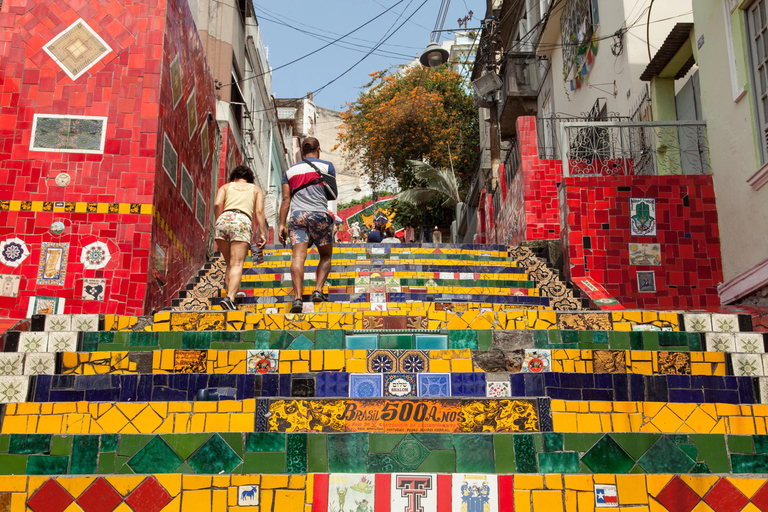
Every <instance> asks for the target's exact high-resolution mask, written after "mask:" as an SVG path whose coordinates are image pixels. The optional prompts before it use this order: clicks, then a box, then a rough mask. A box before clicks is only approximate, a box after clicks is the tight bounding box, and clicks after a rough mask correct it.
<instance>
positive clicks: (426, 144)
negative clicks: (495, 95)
mask: <svg viewBox="0 0 768 512" xmlns="http://www.w3.org/2000/svg"><path fill="white" fill-rule="evenodd" d="M370 76H371V81H370V82H369V83H368V84H366V86H365V90H364V92H362V93H360V96H359V97H358V99H357V100H356V101H355V102H354V103H351V104H348V108H347V110H346V111H344V112H342V114H341V118H342V126H341V130H340V133H339V140H340V142H341V143H342V144H343V145H344V156H345V158H346V160H347V163H348V164H350V167H355V168H357V169H360V172H361V174H362V178H363V179H364V180H365V181H369V182H371V183H372V184H373V185H374V187H380V186H382V185H383V184H384V182H385V181H386V180H387V179H388V178H394V179H396V180H397V182H398V184H399V185H400V188H401V189H403V190H407V189H411V188H418V187H419V186H422V185H423V183H420V182H419V180H418V179H417V177H416V173H415V169H414V168H413V166H412V165H410V164H409V163H408V161H409V160H416V161H423V162H425V163H427V164H429V165H431V166H432V167H435V168H446V169H453V170H454V171H455V172H456V174H457V175H458V178H459V182H460V183H462V184H463V186H464V187H466V186H467V185H468V183H469V182H470V177H471V176H472V173H473V172H474V170H475V169H476V168H477V165H478V159H479V155H480V151H479V131H478V115H477V109H476V108H475V107H474V105H473V102H472V96H471V94H470V93H469V92H468V91H467V90H466V89H465V88H464V86H463V84H462V78H461V76H460V75H459V74H458V73H456V72H454V71H452V70H450V69H449V68H448V67H446V66H443V67H441V68H439V69H437V70H431V69H428V68H423V67H413V68H402V69H399V70H397V71H394V72H393V71H377V72H375V73H371V75H370ZM464 191H466V188H465V189H464Z"/></svg>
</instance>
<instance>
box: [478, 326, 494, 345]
mask: <svg viewBox="0 0 768 512" xmlns="http://www.w3.org/2000/svg"><path fill="white" fill-rule="evenodd" d="M491 343H493V333H492V332H491V330H490V329H482V330H479V331H477V350H490V348H491Z"/></svg>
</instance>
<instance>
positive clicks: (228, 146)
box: [218, 123, 256, 187]
mask: <svg viewBox="0 0 768 512" xmlns="http://www.w3.org/2000/svg"><path fill="white" fill-rule="evenodd" d="M219 127H220V129H221V140H222V144H221V158H220V159H219V179H218V182H219V187H221V186H222V185H224V184H225V183H226V182H227V181H229V173H230V172H232V170H233V169H234V168H235V167H237V166H238V165H241V164H242V163H243V156H242V154H241V153H240V148H239V147H238V146H237V142H236V141H235V135H234V133H232V129H231V128H230V127H229V124H228V123H221V124H219ZM253 172H254V174H255V173H256V169H253Z"/></svg>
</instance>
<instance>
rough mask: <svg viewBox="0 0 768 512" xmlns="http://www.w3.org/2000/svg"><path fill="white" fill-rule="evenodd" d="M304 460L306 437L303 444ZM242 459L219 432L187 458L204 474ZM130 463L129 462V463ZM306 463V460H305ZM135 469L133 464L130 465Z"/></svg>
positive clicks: (218, 471) (225, 469) (223, 470)
mask: <svg viewBox="0 0 768 512" xmlns="http://www.w3.org/2000/svg"><path fill="white" fill-rule="evenodd" d="M304 458H305V460H306V439H305V445H304ZM241 462H243V460H242V459H241V458H240V457H239V456H238V455H237V453H235V451H234V450H233V449H232V448H231V447H230V446H229V445H228V444H227V443H226V441H224V440H223V439H222V438H221V436H220V435H219V434H213V435H212V436H211V437H210V438H209V439H208V440H207V441H206V442H205V443H204V444H203V445H202V446H201V447H200V448H198V450H197V451H196V452H195V453H194V455H192V456H191V457H190V458H189V459H188V460H187V464H189V467H191V468H192V469H194V470H195V473H198V474H206V475H211V474H213V475H218V474H228V473H230V472H231V471H232V470H233V469H235V467H237V466H238V465H239V464H240V463H241ZM129 464H130V463H129ZM305 464H306V462H305ZM131 467H132V468H133V469H134V470H135V469H136V468H135V467H134V466H133V465H132V466H131Z"/></svg>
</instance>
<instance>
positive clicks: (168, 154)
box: [163, 133, 179, 185]
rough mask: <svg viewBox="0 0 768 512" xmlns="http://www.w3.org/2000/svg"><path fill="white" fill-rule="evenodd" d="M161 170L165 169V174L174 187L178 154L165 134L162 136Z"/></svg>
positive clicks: (177, 168)
mask: <svg viewBox="0 0 768 512" xmlns="http://www.w3.org/2000/svg"><path fill="white" fill-rule="evenodd" d="M163 169H165V173H166V174H167V175H168V177H169V178H170V179H171V181H172V182H173V184H174V185H176V173H178V171H179V154H178V153H177V152H176V150H175V149H174V147H173V144H172V143H171V139H169V138H168V134H167V133H164V134H163Z"/></svg>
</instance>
